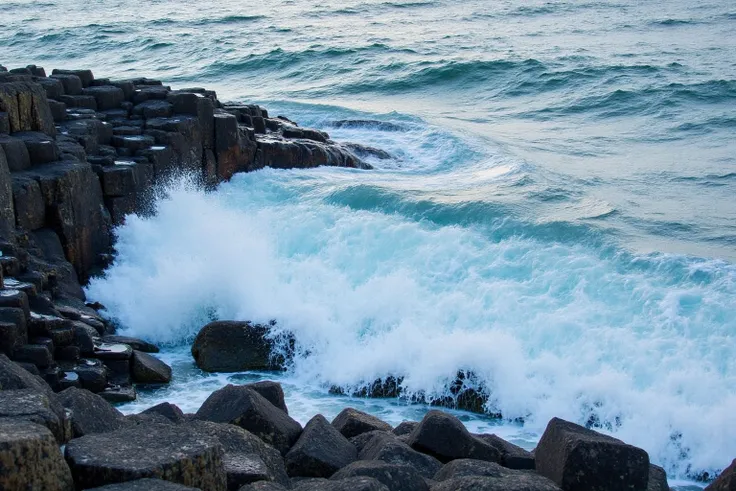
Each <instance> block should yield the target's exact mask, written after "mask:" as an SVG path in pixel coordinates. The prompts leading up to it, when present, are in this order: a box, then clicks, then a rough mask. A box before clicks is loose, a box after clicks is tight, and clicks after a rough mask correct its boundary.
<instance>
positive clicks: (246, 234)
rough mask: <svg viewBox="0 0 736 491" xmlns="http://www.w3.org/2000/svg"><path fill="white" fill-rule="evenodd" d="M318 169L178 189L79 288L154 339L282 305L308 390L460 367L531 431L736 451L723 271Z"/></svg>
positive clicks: (731, 289) (705, 452) (667, 457)
mask: <svg viewBox="0 0 736 491" xmlns="http://www.w3.org/2000/svg"><path fill="white" fill-rule="evenodd" d="M326 172H333V171H328V170H321V169H320V170H315V171H309V172H303V171H302V172H288V171H272V170H265V171H262V172H258V173H254V174H247V175H241V176H236V177H235V178H234V179H233V181H232V182H231V183H228V184H225V185H223V186H221V188H220V190H219V191H218V192H217V193H215V194H204V193H202V192H200V191H197V190H195V189H191V188H187V187H178V188H175V189H173V190H171V191H170V194H169V198H168V199H165V200H160V201H159V202H158V208H157V215H156V216H155V217H153V218H146V219H143V218H138V217H129V219H128V222H127V224H126V225H125V226H124V227H122V228H120V229H118V242H117V251H118V253H117V257H116V261H115V263H114V264H113V265H112V267H111V268H110V269H109V270H108V271H107V273H106V275H105V277H104V278H101V279H96V280H93V281H92V283H91V284H90V286H89V288H88V294H89V296H90V297H91V298H93V299H95V300H99V301H101V302H102V303H103V304H105V305H106V306H107V308H108V309H109V313H110V314H111V315H113V316H114V317H116V318H117V319H119V321H120V322H121V324H122V325H123V326H125V327H126V328H127V329H126V331H125V333H126V334H130V335H135V336H141V337H144V338H146V339H150V340H152V341H156V342H162V343H182V342H183V341H184V340H185V339H187V338H191V336H193V335H194V334H195V333H196V331H197V329H198V328H199V327H200V326H201V325H203V323H205V322H206V321H207V320H208V319H209V318H211V317H213V316H214V317H219V318H223V319H250V320H254V321H261V322H265V321H268V320H270V319H277V320H278V322H279V326H280V327H281V328H283V329H287V330H289V331H292V332H294V333H295V334H296V337H297V339H298V341H299V343H300V345H301V346H302V347H304V348H306V349H308V350H309V351H310V355H309V356H307V357H298V358H297V359H296V360H295V362H294V366H293V373H292V376H291V377H292V380H293V381H294V383H296V384H303V385H305V386H307V387H310V386H311V387H315V388H319V387H327V386H329V385H331V384H338V385H345V386H355V385H359V384H361V383H364V382H369V381H371V380H373V379H375V378H377V377H381V376H386V375H390V374H394V375H403V376H405V379H404V386H405V387H406V388H407V389H408V390H410V391H423V392H425V393H427V394H429V395H430V396H431V395H442V394H443V393H444V392H445V390H446V384H447V383H448V382H449V381H450V380H451V379H452V378H453V377H454V375H455V373H456V372H457V370H458V369H470V370H473V371H474V372H475V373H476V374H478V375H479V376H480V377H481V379H482V380H483V382H484V383H485V385H486V387H487V388H488V390H489V392H490V395H491V399H490V403H489V406H490V407H489V408H490V409H493V410H500V411H501V412H502V413H503V414H504V416H505V417H508V418H516V417H523V418H526V420H527V423H526V429H527V430H530V431H535V432H540V431H542V430H543V428H544V425H545V424H546V422H547V421H548V420H549V418H551V417H552V416H559V417H563V418H568V419H572V420H575V421H578V422H581V423H584V422H586V421H589V420H590V418H591V417H592V418H594V419H597V420H599V421H601V422H602V423H603V424H604V427H606V428H608V430H610V431H613V432H614V433H615V434H616V436H618V437H620V438H622V439H624V440H625V441H627V442H630V443H632V444H636V445H640V446H643V447H644V448H646V449H647V450H648V451H649V452H650V454H651V456H652V460H653V461H654V462H658V463H660V464H663V465H665V466H666V467H667V468H668V470H669V471H670V472H676V473H677V474H679V475H684V474H685V473H686V472H688V471H698V470H713V469H718V468H722V467H724V466H725V465H727V464H728V463H729V461H730V459H731V458H732V457H733V455H736V438H734V433H733V431H734V430H733V428H736V396H734V395H733V391H732V388H733V387H734V386H735V384H736V377H735V376H734V374H736V367H734V363H736V362H735V361H734V360H736V356H735V355H736V353H735V350H736V348H735V347H734V345H733V343H732V342H731V340H732V336H733V333H734V331H735V330H736V329H735V326H734V322H736V321H735V320H734V316H733V315H732V314H733V312H734V311H735V306H736V300H735V299H736V296H734V293H735V288H736V281H734V280H735V278H736V275H735V274H734V271H733V269H732V267H730V266H728V265H726V264H724V263H715V262H707V261H695V260H693V261H691V262H690V263H688V261H687V260H686V259H684V258H681V257H667V256H662V257H659V258H653V257H648V258H636V257H629V256H627V255H626V254H624V253H611V252H610V251H609V252H605V251H601V250H599V249H597V248H596V247H593V246H588V245H586V244H564V243H555V242H548V241H541V240H536V239H534V238H533V237H526V238H523V237H510V238H505V239H502V240H500V241H494V240H490V239H489V238H488V237H487V234H486V233H484V232H482V231H480V230H476V229H474V228H473V227H472V226H471V227H460V226H437V225H434V224H430V223H424V222H416V221H413V220H410V219H407V218H406V217H403V216H400V215H396V214H384V213H379V212H371V211H357V210H353V209H350V208H348V207H344V206H336V205H330V204H325V203H324V202H323V201H322V200H321V199H317V198H315V197H314V196H312V195H311V194H310V193H311V192H312V191H314V190H316V189H318V188H319V186H318V184H319V183H320V182H322V181H323V177H324V175H323V174H324V173H326ZM336 172H343V171H336ZM344 172H349V171H344ZM315 192H316V191H315ZM683 261H684V264H689V266H688V267H689V269H688V268H684V267H683V266H682V264H683ZM606 425H608V426H606Z"/></svg>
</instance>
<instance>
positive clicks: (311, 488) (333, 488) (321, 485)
mask: <svg viewBox="0 0 736 491" xmlns="http://www.w3.org/2000/svg"><path fill="white" fill-rule="evenodd" d="M292 489H293V490H294V491H389V488H387V487H386V485H385V484H383V483H381V482H380V481H378V480H376V479H374V478H372V477H364V476H358V477H349V478H345V479H340V480H337V481H331V480H329V481H328V480H327V479H321V478H309V479H304V480H301V481H298V482H295V483H294V484H293V487H292ZM241 491H243V490H241Z"/></svg>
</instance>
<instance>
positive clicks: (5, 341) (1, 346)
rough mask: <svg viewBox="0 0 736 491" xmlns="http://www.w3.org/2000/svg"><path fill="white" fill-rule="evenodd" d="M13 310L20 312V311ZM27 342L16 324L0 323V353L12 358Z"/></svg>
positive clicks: (23, 332) (23, 333) (25, 336)
mask: <svg viewBox="0 0 736 491" xmlns="http://www.w3.org/2000/svg"><path fill="white" fill-rule="evenodd" d="M14 310H18V311H20V309H14ZM21 312H22V311H21ZM27 341H28V339H27V335H26V334H25V331H22V330H21V328H20V327H19V325H18V324H16V323H14V322H4V321H0V353H5V354H6V355H10V356H12V355H13V353H14V352H15V350H16V349H17V348H19V347H21V346H23V345H24V344H25V343H26V342H27ZM33 366H34V367H35V365H33Z"/></svg>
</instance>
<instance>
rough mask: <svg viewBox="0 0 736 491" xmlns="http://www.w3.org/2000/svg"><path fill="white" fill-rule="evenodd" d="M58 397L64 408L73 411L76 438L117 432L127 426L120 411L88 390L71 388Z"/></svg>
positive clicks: (72, 419)
mask: <svg viewBox="0 0 736 491" xmlns="http://www.w3.org/2000/svg"><path fill="white" fill-rule="evenodd" d="M58 396H59V402H61V404H62V406H64V407H65V408H66V409H69V410H70V411H71V422H72V432H73V434H74V438H79V437H81V436H84V435H90V434H94V433H107V432H110V431H116V430H119V429H121V428H122V427H123V426H124V425H125V419H124V417H123V414H122V413H121V412H120V411H118V410H117V409H115V408H114V407H112V406H111V405H110V403H109V402H107V401H106V400H105V399H103V398H102V397H100V396H98V395H97V394H93V393H92V392H90V391H88V390H85V389H77V388H74V387H71V388H69V389H66V390H63V391H61V392H60V393H59V394H58Z"/></svg>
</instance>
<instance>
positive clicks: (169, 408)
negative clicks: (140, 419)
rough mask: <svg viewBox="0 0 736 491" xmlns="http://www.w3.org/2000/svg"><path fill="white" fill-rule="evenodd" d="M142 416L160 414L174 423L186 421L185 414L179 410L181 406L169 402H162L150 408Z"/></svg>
mask: <svg viewBox="0 0 736 491" xmlns="http://www.w3.org/2000/svg"><path fill="white" fill-rule="evenodd" d="M141 414H160V415H161V416H163V417H165V418H166V419H168V420H169V421H172V422H174V423H181V422H182V421H184V420H185V417H184V413H183V412H182V410H181V409H179V406H177V405H176V404H171V403H168V402H162V403H161V404H157V405H155V406H153V407H149V408H148V409H146V410H145V411H143V412H142V413H141Z"/></svg>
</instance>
